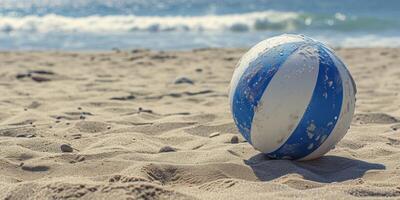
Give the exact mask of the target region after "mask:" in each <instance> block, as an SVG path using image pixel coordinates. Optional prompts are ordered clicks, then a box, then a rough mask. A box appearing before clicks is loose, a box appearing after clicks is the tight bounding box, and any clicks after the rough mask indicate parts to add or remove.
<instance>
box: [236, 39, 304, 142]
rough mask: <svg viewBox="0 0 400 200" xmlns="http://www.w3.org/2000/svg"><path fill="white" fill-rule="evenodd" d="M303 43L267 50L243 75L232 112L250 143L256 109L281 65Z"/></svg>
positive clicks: (238, 85) (250, 64)
mask: <svg viewBox="0 0 400 200" xmlns="http://www.w3.org/2000/svg"><path fill="white" fill-rule="evenodd" d="M302 43H303V42H293V43H286V44H283V45H278V46H276V47H274V48H273V49H270V50H267V51H266V52H264V53H262V54H260V55H258V57H257V59H256V60H254V61H252V62H251V63H249V67H248V68H247V69H246V70H245V72H244V73H243V75H242V76H241V78H240V80H239V82H238V84H237V86H236V89H235V92H234V95H233V102H232V113H233V119H234V121H235V123H236V125H237V127H238V129H239V131H240V132H241V133H242V135H243V137H244V138H246V140H247V141H248V142H249V143H251V136H250V131H251V124H252V121H253V116H254V109H255V108H256V107H257V105H258V102H259V100H260V99H261V97H262V95H263V93H264V91H265V89H266V88H267V86H268V84H269V82H270V81H271V79H272V77H273V76H274V75H275V73H276V72H277V71H278V69H279V67H280V66H281V65H282V63H283V62H285V61H286V59H287V58H288V57H289V56H290V55H291V54H292V53H293V52H294V51H296V50H297V49H298V47H299V45H300V44H302Z"/></svg>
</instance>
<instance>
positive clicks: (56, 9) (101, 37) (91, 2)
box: [0, 0, 400, 51]
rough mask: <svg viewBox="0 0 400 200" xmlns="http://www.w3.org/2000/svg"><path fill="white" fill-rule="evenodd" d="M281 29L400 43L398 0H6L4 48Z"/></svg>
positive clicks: (167, 40) (196, 42) (215, 42)
mask: <svg viewBox="0 0 400 200" xmlns="http://www.w3.org/2000/svg"><path fill="white" fill-rule="evenodd" d="M282 33H296V34H304V35H307V36H310V37H313V38H315V39H319V40H321V41H324V42H326V43H328V44H329V45H330V46H333V47H400V1H398V0H385V1H382V0H336V1H333V0H219V1H216V0H164V1H161V0H31V1H27V0H18V1H16V0H0V50H2V51H4V50H89V51H92V50H110V49H112V48H120V49H136V48H148V49H156V50H186V49H194V48H208V47H250V46H252V45H254V44H255V43H257V42H259V41H260V40H263V39H265V38H268V37H271V36H275V35H279V34H282Z"/></svg>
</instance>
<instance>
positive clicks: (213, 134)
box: [209, 132, 219, 138]
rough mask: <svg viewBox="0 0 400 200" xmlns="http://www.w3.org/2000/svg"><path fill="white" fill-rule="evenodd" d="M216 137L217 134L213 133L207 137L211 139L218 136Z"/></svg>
mask: <svg viewBox="0 0 400 200" xmlns="http://www.w3.org/2000/svg"><path fill="white" fill-rule="evenodd" d="M218 135H219V132H214V133H211V134H210V135H209V137H210V138H212V137H216V136H218Z"/></svg>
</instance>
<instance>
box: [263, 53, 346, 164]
mask: <svg viewBox="0 0 400 200" xmlns="http://www.w3.org/2000/svg"><path fill="white" fill-rule="evenodd" d="M317 48H318V50H319V60H320V64H319V72H318V79H317V83H316V86H315V89H314V92H313V96H312V98H311V101H310V104H309V105H308V107H307V110H306V112H305V113H304V115H303V117H302V119H301V121H300V123H299V124H298V126H297V127H296V129H295V130H294V131H293V133H292V134H291V136H290V137H289V138H288V140H287V141H286V142H285V144H283V145H282V146H281V147H280V148H279V149H277V150H276V151H274V152H272V153H268V154H267V155H268V156H269V157H271V158H279V159H281V158H283V159H285V158H287V159H300V158H302V157H305V156H307V155H309V154H310V153H312V152H313V151H314V150H316V149H317V148H318V147H319V146H320V145H321V144H322V143H323V142H324V141H325V140H326V138H327V137H328V136H329V135H330V133H331V132H332V130H333V128H334V127H335V125H336V122H337V120H338V118H339V115H340V111H341V107H342V101H343V87H342V80H341V77H340V74H339V71H338V69H337V68H336V66H335V65H334V63H333V61H332V59H331V57H330V56H329V54H328V52H329V51H327V50H326V49H325V48H324V47H321V46H318V47H317ZM285 155H291V157H285Z"/></svg>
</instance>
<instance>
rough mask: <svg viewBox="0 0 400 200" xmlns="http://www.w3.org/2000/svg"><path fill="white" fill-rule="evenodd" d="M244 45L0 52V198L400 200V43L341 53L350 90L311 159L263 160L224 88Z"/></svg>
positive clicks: (242, 51)
mask: <svg viewBox="0 0 400 200" xmlns="http://www.w3.org/2000/svg"><path fill="white" fill-rule="evenodd" d="M245 51H246V50H245V49H200V50H194V51H176V52H156V51H147V50H133V51H119V50H115V51H111V52H84V53H82V52H81V53H76V52H2V53H0V91H1V93H0V198H1V199H111V198H112V199H140V198H142V199H291V198H302V199H351V198H370V199H378V198H386V197H390V198H393V199H400V121H399V120H400V97H399V96H398V95H399V92H400V67H399V63H400V49H385V48H381V49H379V48H375V49H338V50H337V51H338V54H339V55H340V56H341V57H342V58H343V60H344V61H345V62H346V63H347V64H348V66H349V70H350V71H351V73H352V74H353V76H354V78H355V80H356V82H357V86H358V93H357V108H356V115H355V117H354V120H353V122H352V125H351V129H350V130H349V132H348V133H347V135H346V137H345V138H344V139H343V140H342V141H341V142H340V143H339V144H338V145H337V147H336V148H335V149H334V150H332V151H330V152H329V153H328V154H327V155H326V156H324V157H323V158H321V159H318V160H313V161H308V162H295V161H287V160H269V159H267V158H266V157H265V156H263V155H262V154H260V153H259V152H257V151H256V150H254V149H253V148H252V147H251V146H250V145H249V144H248V143H247V142H246V141H245V140H244V139H243V137H241V136H240V135H239V134H238V132H237V130H236V128H235V126H234V124H233V121H232V119H231V115H230V111H229V106H228V95H227V94H228V87H229V82H230V78H231V75H232V72H233V69H234V67H235V65H236V63H237V61H238V59H239V58H240V57H241V55H242V54H243V53H244V52H245Z"/></svg>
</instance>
